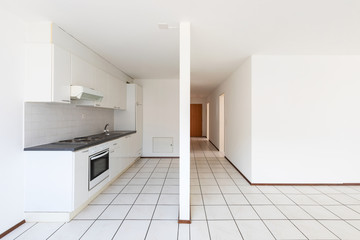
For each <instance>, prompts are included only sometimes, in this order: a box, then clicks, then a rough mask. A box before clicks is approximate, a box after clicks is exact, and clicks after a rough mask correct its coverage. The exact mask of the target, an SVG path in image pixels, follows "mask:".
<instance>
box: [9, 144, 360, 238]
mask: <svg viewBox="0 0 360 240" xmlns="http://www.w3.org/2000/svg"><path fill="white" fill-rule="evenodd" d="M191 158H192V161H191V217H192V224H191V225H187V224H180V225H179V224H178V223H177V219H178V177H179V176H178V161H179V160H178V159H176V158H161V159H159V158H142V159H140V160H139V161H137V162H136V163H135V164H134V165H133V166H132V167H131V168H129V169H128V170H127V171H126V172H125V173H124V174H123V175H121V177H119V178H118V179H117V180H116V181H115V182H114V183H113V184H112V185H111V186H109V187H108V188H107V189H106V190H105V191H104V192H103V193H102V194H100V195H99V196H98V197H97V198H96V199H95V200H94V201H93V202H92V203H91V204H90V205H89V206H88V207H87V208H86V209H84V210H83V211H82V212H81V213H80V214H79V215H77V216H76V217H75V219H74V220H72V221H71V222H69V223H25V224H24V225H22V226H21V227H19V228H18V229H16V230H15V231H14V232H12V233H11V234H9V235H8V236H6V237H5V238H4V239H26V240H31V239H36V240H39V239H66V240H69V239H80V238H81V239H101V240H105V239H131V240H135V239H147V240H155V239H158V240H162V239H163V240H171V239H179V240H185V239H191V240H203V239H204V240H205V239H212V240H220V239H224V240H232V239H234V240H235V239H236V240H239V239H245V240H251V239H256V240H266V239H360V231H359V230H360V186H250V185H249V184H248V183H247V181H246V180H245V179H244V178H243V177H242V176H241V175H240V174H239V173H238V171H237V170H236V169H235V168H234V167H233V166H232V165H231V164H230V163H229V162H228V161H227V160H226V159H225V158H224V157H222V156H221V154H220V153H219V152H218V151H217V150H216V149H215V148H214V146H212V145H211V143H209V142H208V141H207V140H206V139H205V138H193V139H192V140H191Z"/></svg>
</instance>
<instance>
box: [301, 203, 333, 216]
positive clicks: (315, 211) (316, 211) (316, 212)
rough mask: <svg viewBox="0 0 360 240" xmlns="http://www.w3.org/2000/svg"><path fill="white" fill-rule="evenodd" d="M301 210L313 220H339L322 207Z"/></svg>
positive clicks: (309, 207)
mask: <svg viewBox="0 0 360 240" xmlns="http://www.w3.org/2000/svg"><path fill="white" fill-rule="evenodd" d="M302 208H303V209H304V210H305V211H306V212H307V213H309V214H310V215H311V216H312V217H313V218H315V219H339V218H338V217H337V216H335V215H334V214H333V213H331V212H330V211H329V210H327V209H326V208H324V207H322V206H302Z"/></svg>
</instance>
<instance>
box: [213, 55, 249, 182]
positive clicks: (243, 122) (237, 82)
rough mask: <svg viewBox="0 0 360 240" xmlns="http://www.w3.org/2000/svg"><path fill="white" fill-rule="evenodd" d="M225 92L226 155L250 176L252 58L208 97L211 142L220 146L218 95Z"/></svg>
mask: <svg viewBox="0 0 360 240" xmlns="http://www.w3.org/2000/svg"><path fill="white" fill-rule="evenodd" d="M222 93H225V156H227V157H228V158H229V159H230V160H231V161H232V163H233V164H234V165H235V166H236V167H237V168H238V169H239V170H240V171H241V172H242V173H243V174H244V175H245V176H246V177H247V178H248V179H251V59H250V58H249V59H248V60H246V61H245V62H244V63H243V64H242V65H241V66H240V67H239V68H238V69H237V70H236V71H235V72H234V73H233V74H232V75H231V76H230V77H229V78H228V79H227V80H226V81H224V82H223V83H222V84H221V85H220V86H219V87H218V88H217V89H216V90H215V91H214V92H213V93H211V94H210V96H209V97H208V99H207V100H208V101H209V102H210V141H211V142H212V143H214V144H215V146H217V147H218V148H219V96H220V95H221V94H222Z"/></svg>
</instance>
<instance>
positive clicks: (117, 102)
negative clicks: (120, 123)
mask: <svg viewBox="0 0 360 240" xmlns="http://www.w3.org/2000/svg"><path fill="white" fill-rule="evenodd" d="M108 77H109V85H110V88H109V92H108V94H109V96H110V98H111V105H112V108H114V109H121V110H125V109H126V96H127V89H126V83H125V82H124V81H121V80H120V79H118V78H115V77H113V76H112V75H110V74H109V75H108Z"/></svg>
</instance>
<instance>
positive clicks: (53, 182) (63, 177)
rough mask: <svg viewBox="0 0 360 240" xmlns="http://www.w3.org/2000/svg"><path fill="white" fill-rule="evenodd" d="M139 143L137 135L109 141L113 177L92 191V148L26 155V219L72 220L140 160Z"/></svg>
mask: <svg viewBox="0 0 360 240" xmlns="http://www.w3.org/2000/svg"><path fill="white" fill-rule="evenodd" d="M135 143H136V138H135V134H131V135H127V136H125V137H122V138H118V139H116V140H113V141H110V142H107V144H108V146H109V150H110V154H109V172H110V173H109V175H110V176H109V178H106V179H105V180H103V181H102V182H101V183H99V184H98V185H97V186H95V187H94V188H93V189H91V190H90V191H89V190H88V182H89V149H82V150H79V151H76V152H70V151H27V152H25V156H26V166H25V218H26V219H25V220H26V221H28V222H34V221H42V222H50V221H69V220H71V219H72V218H73V217H74V216H75V215H76V214H77V213H78V212H79V211H80V210H81V209H82V208H84V207H85V206H86V204H87V203H88V202H89V201H90V200H91V199H92V198H94V197H95V196H96V195H97V194H99V193H100V192H101V190H102V189H103V188H104V187H105V186H106V185H108V184H109V182H111V181H112V180H114V179H115V178H116V177H117V176H118V175H119V174H120V173H122V172H123V171H124V170H126V169H127V168H128V167H129V166H130V165H131V164H132V163H133V162H134V161H135V160H136V159H137V158H138V157H140V156H139V153H137V152H136V150H135V149H137V148H138V147H135ZM140 155H141V153H140Z"/></svg>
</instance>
